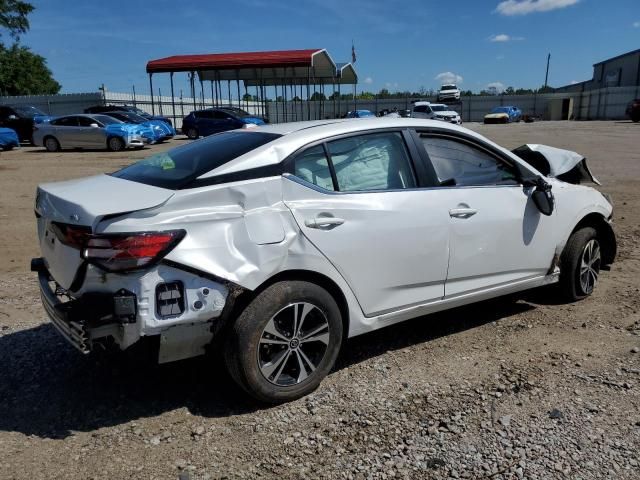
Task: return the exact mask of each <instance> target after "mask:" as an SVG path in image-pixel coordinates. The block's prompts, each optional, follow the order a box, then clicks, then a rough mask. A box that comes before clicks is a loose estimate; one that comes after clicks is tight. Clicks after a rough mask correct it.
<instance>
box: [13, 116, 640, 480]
mask: <svg viewBox="0 0 640 480" xmlns="http://www.w3.org/2000/svg"><path fill="white" fill-rule="evenodd" d="M469 126H470V127H471V128H473V129H475V130H477V131H480V132H481V133H483V134H485V135H487V136H488V137H489V138H491V139H493V140H495V141H497V142H498V143H501V144H502V145H504V146H506V147H510V148H513V147H516V146H518V145H521V144H522V143H526V142H529V143H546V144H549V145H553V146H557V147H561V148H562V147H564V148H570V149H573V150H577V151H579V152H581V153H583V154H585V155H586V156H587V157H588V158H589V162H590V166H591V167H592V169H593V171H594V173H595V175H596V176H597V177H599V178H600V180H601V181H602V182H603V186H602V187H601V188H602V190H603V191H606V192H608V193H611V194H612V195H613V198H614V202H615V208H616V210H615V218H616V230H617V233H618V240H619V256H618V260H617V262H616V263H615V264H614V265H613V268H612V270H611V271H610V272H604V273H603V275H602V276H601V282H600V284H599V285H598V288H597V289H596V292H595V293H594V295H593V296H592V297H591V298H589V299H587V300H584V301H582V302H579V303H576V304H571V305H568V304H558V303H556V302H555V301H554V300H553V296H552V295H550V294H549V291H547V290H544V289H543V290H538V291H532V292H528V293H524V294H520V295H517V296H511V297H508V298H502V299H496V300H492V301H488V302H483V303H480V304H477V305H474V306H469V307H464V308H459V309H455V310H451V311H448V312H445V313H442V314H436V315H431V316H427V317H422V318H418V319H415V320H412V321H409V322H405V323H403V324H400V325H397V326H394V327H391V328H388V329H384V330H382V331H378V332H374V333H372V334H368V335H364V336H361V337H357V338H355V339H352V340H350V341H348V342H347V343H346V345H345V347H344V351H343V353H342V355H341V357H340V360H339V363H338V365H337V367H336V369H335V371H334V372H333V373H332V374H331V375H330V376H329V377H328V378H327V379H326V380H325V381H324V382H323V384H322V385H321V386H320V388H319V389H318V390H317V391H316V392H315V393H313V394H311V395H309V396H308V397H306V398H303V399H301V400H298V401H296V402H292V403H290V404H287V405H282V406H278V407H264V406H262V405H259V404H256V403H255V402H253V401H251V400H249V399H248V398H247V397H245V396H244V394H243V393H242V392H240V391H239V390H238V388H236V387H235V385H234V384H233V383H232V381H231V380H230V379H229V377H228V376H227V375H226V373H225V372H224V370H223V368H222V367H221V365H220V362H219V360H218V358H217V357H216V356H211V357H205V358H199V359H192V360H189V361H183V362H178V363H175V364H170V365H164V366H154V365H148V364H145V363H143V362H141V361H140V360H139V359H136V357H125V358H123V359H121V360H120V361H118V362H106V361H104V360H94V359H91V358H86V357H82V356H80V355H79V354H78V353H77V352H76V351H75V350H73V348H72V347H70V346H68V345H67V344H66V343H65V342H64V341H63V340H62V339H61V338H60V337H59V336H58V334H57V333H56V332H55V331H54V329H53V327H52V326H51V324H50V323H48V322H47V321H46V319H45V314H44V312H43V310H42V307H41V306H40V304H39V298H38V292H37V288H36V281H35V277H34V275H33V274H31V273H29V272H28V262H29V260H30V258H31V257H33V256H37V255H38V251H37V246H36V239H35V222H34V218H33V213H32V209H33V194H34V189H35V186H36V185H37V184H38V183H41V182H45V181H51V180H61V179H66V178H73V177H78V176H84V175H88V174H91V173H98V172H103V171H110V170H114V169H116V168H117V167H118V166H120V165H123V164H126V163H129V161H130V160H131V159H133V158H139V157H141V156H146V155H148V154H149V153H150V152H151V151H158V150H160V149H164V148H167V146H166V145H160V146H153V147H151V148H149V149H146V150H145V151H144V152H128V153H119V154H111V153H106V152H92V153H87V152H63V153H56V154H47V153H45V152H43V151H42V150H41V149H36V148H28V147H27V148H22V149H21V150H20V151H15V152H9V153H2V154H0V155H1V156H0V234H1V238H2V239H3V241H4V245H3V249H2V255H1V256H0V478H3V479H4V478H10V479H13V478H16V479H18V478H19V479H56V478H60V479H62V478H64V479H68V478H73V479H75V478H78V479H80V478H82V479H87V478H96V479H102V478H105V479H114V478H117V479H124V478H135V479H138V478H145V479H146V478H149V479H151V478H157V479H167V478H169V479H170V478H182V479H186V478H192V479H204V478H211V479H217V478H281V479H289V478H291V479H294V478H295V479H297V478H353V479H365V478H375V479H377V478H382V479H385V478H409V479H415V478H434V479H439V478H474V479H475V478H492V479H517V478H527V479H548V478H567V479H569V478H571V479H601V478H611V479H627V478H628V479H632V478H633V479H636V478H640V464H639V462H640V454H639V453H638V452H639V450H640V281H639V280H638V278H640V208H639V207H640V153H639V152H640V150H639V149H638V138H640V137H639V133H640V125H635V124H631V123H629V122H583V123H578V122H575V123H574V122H571V123H569V122H540V123H534V124H515V125H506V126H501V125H496V126H483V125H473V124H470V125H469ZM183 141H184V140H180V139H176V140H173V141H172V142H171V143H170V145H176V144H180V143H182V142H183Z"/></svg>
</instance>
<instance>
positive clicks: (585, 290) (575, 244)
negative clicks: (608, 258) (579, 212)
mask: <svg viewBox="0 0 640 480" xmlns="http://www.w3.org/2000/svg"><path fill="white" fill-rule="evenodd" d="M601 264H602V250H601V248H600V241H599V239H598V232H596V230H595V229H594V228H592V227H585V228H581V229H580V230H578V231H576V232H573V233H572V234H571V236H570V237H569V241H568V242H567V245H566V246H565V248H564V251H563V252H562V255H561V257H560V289H561V292H562V295H563V296H564V297H565V299H567V300H568V301H572V302H574V301H576V300H581V299H583V298H585V297H588V296H589V295H591V294H592V293H593V290H594V289H595V287H596V284H597V283H598V276H599V275H600V266H601Z"/></svg>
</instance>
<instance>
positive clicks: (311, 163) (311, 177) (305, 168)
mask: <svg viewBox="0 0 640 480" xmlns="http://www.w3.org/2000/svg"><path fill="white" fill-rule="evenodd" d="M295 175H296V177H299V178H302V179H303V180H306V181H307V182H309V183H313V184H314V185H317V186H319V187H320V188H324V189H325V190H334V188H333V180H332V179H331V170H330V169H329V161H328V160H327V156H326V155H325V153H324V148H323V147H322V145H318V146H317V147H312V148H310V149H308V150H305V151H304V152H303V153H302V155H300V156H299V157H297V158H296V160H295Z"/></svg>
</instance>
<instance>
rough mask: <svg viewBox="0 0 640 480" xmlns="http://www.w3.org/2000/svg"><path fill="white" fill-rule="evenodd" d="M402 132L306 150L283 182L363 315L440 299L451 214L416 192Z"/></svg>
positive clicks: (299, 217)
mask: <svg viewBox="0 0 640 480" xmlns="http://www.w3.org/2000/svg"><path fill="white" fill-rule="evenodd" d="M407 135H408V134H407V133H406V132H402V131H385V132H378V133H368V134H356V135H349V136H345V137H341V138H339V139H335V140H330V141H328V142H326V143H321V144H317V145H314V146H310V147H309V148H307V149H306V150H304V151H302V152H301V153H299V154H297V155H296V156H295V157H294V159H293V160H292V166H291V167H290V170H289V171H290V172H291V173H292V175H289V176H286V180H285V181H284V192H283V194H284V201H285V203H286V205H287V206H288V207H289V209H290V210H291V212H292V213H293V215H294V217H295V219H296V221H297V223H298V225H299V227H300V229H301V231H302V233H303V234H304V235H305V237H306V238H307V239H308V240H309V241H310V242H311V243H313V245H315V247H316V248H317V249H318V250H319V251H320V252H322V254H324V255H325V257H326V258H327V259H328V260H329V262H331V263H332V264H333V265H334V266H335V268H336V269H337V270H338V271H339V272H340V273H341V274H342V276H343V277H344V279H345V280H346V281H347V283H348V284H349V286H350V287H351V289H352V290H353V292H354V294H355V295H356V298H357V299H358V302H359V303H360V306H361V307H362V310H363V312H364V314H365V315H367V316H371V315H376V314H381V313H385V312H389V311H393V310H397V309H399V308H402V307H405V306H410V305H416V304H421V303H426V302H428V301H430V300H436V299H440V298H442V296H443V294H444V280H445V277H446V271H447V262H448V223H449V217H448V213H447V209H446V207H445V205H444V204H442V205H439V204H438V200H437V199H435V200H434V198H431V196H430V191H429V190H428V189H422V188H418V187H419V186H420V181H419V179H418V181H417V180H416V179H417V177H416V174H415V170H414V166H413V163H412V160H411V156H410V155H409V152H410V151H411V149H413V151H414V152H415V145H413V143H412V142H413V140H412V139H411V137H410V136H408V137H407Z"/></svg>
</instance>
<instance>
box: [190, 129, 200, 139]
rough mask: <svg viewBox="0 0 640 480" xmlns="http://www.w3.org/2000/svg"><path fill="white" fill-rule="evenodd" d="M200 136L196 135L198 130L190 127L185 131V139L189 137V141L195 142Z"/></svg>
mask: <svg viewBox="0 0 640 480" xmlns="http://www.w3.org/2000/svg"><path fill="white" fill-rule="evenodd" d="M199 136H200V135H199V134H198V130H196V129H195V128H193V127H191V128H188V129H187V137H189V138H190V139H191V140H196V139H197V138H198V137H199Z"/></svg>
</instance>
